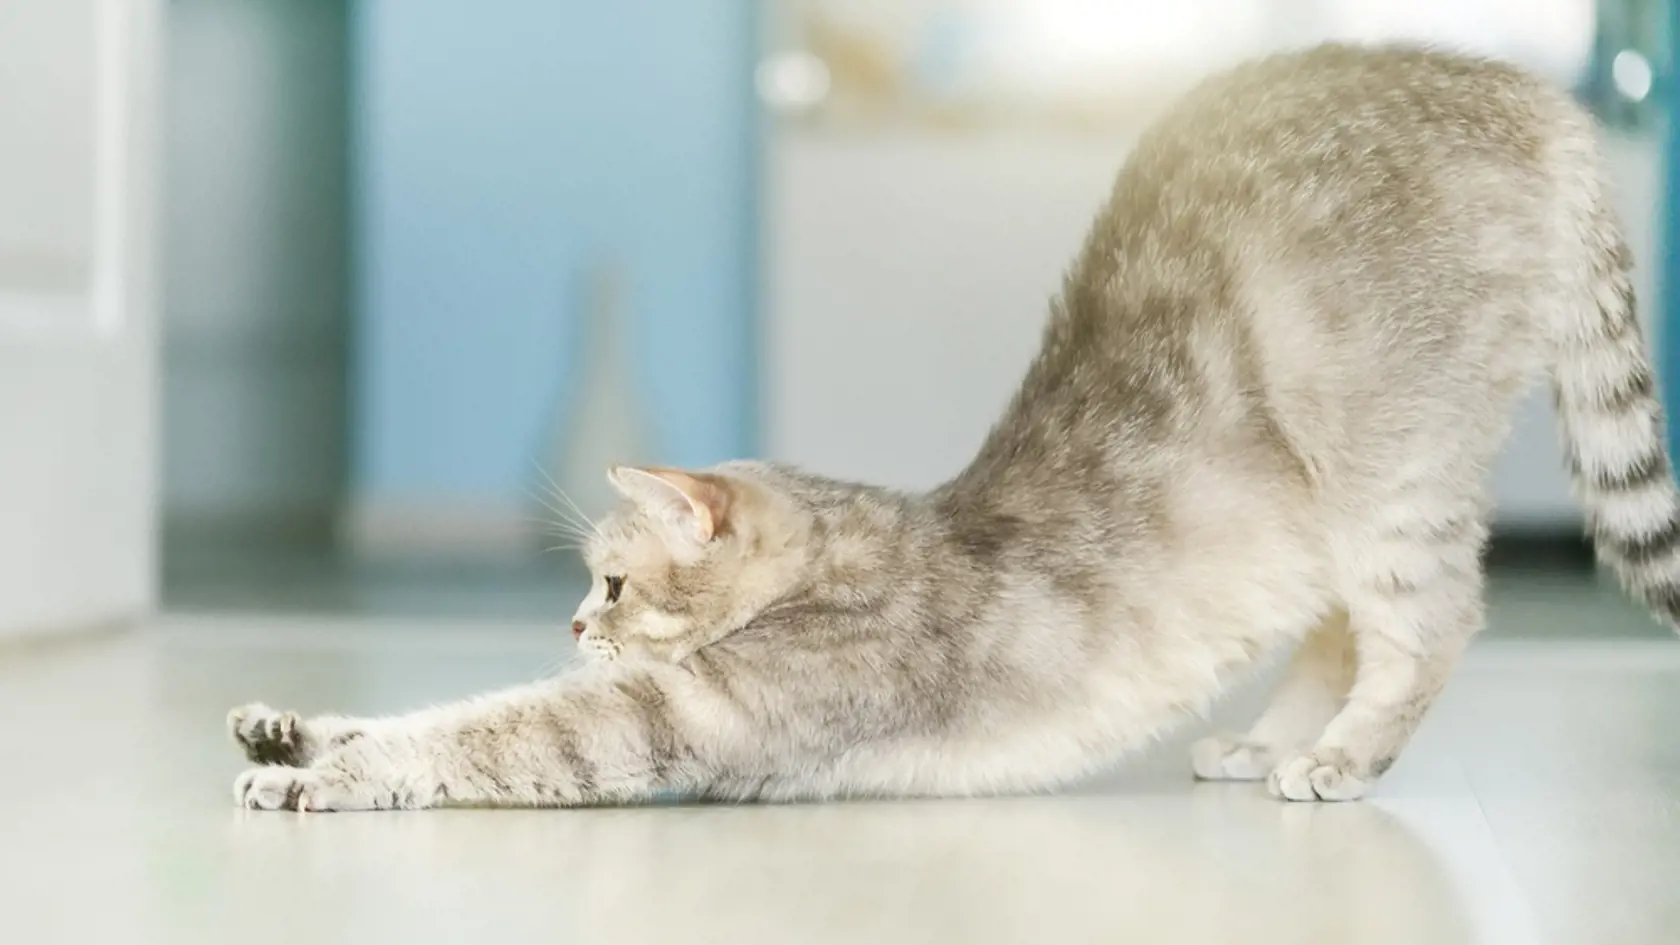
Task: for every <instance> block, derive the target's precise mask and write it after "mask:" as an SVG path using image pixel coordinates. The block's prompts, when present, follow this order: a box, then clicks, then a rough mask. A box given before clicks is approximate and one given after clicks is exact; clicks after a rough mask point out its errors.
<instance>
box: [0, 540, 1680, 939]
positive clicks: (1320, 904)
mask: <svg viewBox="0 0 1680 945" xmlns="http://www.w3.org/2000/svg"><path fill="white" fill-rule="evenodd" d="M452 573H455V574H456V578H455V581H456V583H454V584H451V583H450V582H449V581H447V580H443V579H442V578H441V577H438V576H437V575H433V576H432V578H431V579H430V580H423V579H421V578H422V575H421V574H420V573H418V572H414V573H410V574H409V576H408V577H403V576H402V574H401V573H395V576H393V572H386V573H385V577H384V578H383V580H384V581H385V583H383V584H381V583H380V581H377V580H369V579H367V578H365V577H364V578H362V579H346V580H345V581H344V582H343V583H342V584H341V585H340V586H339V588H338V590H334V591H323V590H321V587H320V585H319V584H311V583H310V582H309V581H306V580H302V579H299V580H298V582H297V583H296V584H295V585H293V586H294V588H295V594H296V596H295V597H293V598H290V599H288V600H285V601H281V602H279V603H277V604H276V605H275V606H274V607H273V612H272V613H270V614H268V615H261V614H254V613H249V612H247V613H244V614H238V613H229V612H225V611H224V612H216V611H217V610H218V608H217V607H216V605H215V601H214V600H213V597H214V594H211V593H210V592H207V591H200V593H201V594H202V595H203V596H201V597H199V598H198V599H197V605H196V606H195V607H194V608H193V610H194V611H195V612H193V613H178V614H176V615H174V616H170V617H166V618H164V619H161V620H159V621H158V622H156V623H155V624H154V625H152V626H149V627H146V628H143V629H142V630H140V631H139V632H131V633H125V634H118V635H112V636H107V637H103V638H89V639H85V640H81V641H73V642H65V643H60V644H52V645H44V646H33V647H29V648H15V649H12V650H10V651H0V759H4V761H3V762H0V763H3V764H4V770H5V772H6V777H4V778H0V916H4V922H5V925H6V927H7V935H6V938H7V940H10V941H17V942H29V943H39V942H94V941H111V942H158V943H171V945H175V943H181V945H191V943H196V942H216V943H228V942H239V943H242V945H244V943H266V942H275V943H297V942H316V941H325V942H341V941H342V942H357V943H363V942H384V941H398V940H401V941H405V942H408V943H412V945H419V943H428V942H463V941H469V942H477V941H483V942H497V943H513V942H525V941H530V942H544V943H564V942H622V943H654V942H658V943H680V942H729V943H743V945H744V943H756V942H766V943H777V945H782V943H819V942H880V943H889V942H890V943H899V942H925V943H952V942H960V943H975V945H984V943H989V942H1033V943H1037V942H1076V943H1077V942H1092V943H1098V942H1101V943H1113V942H1130V941H1137V942H1150V943H1177V942H1207V943H1220V945H1228V943H1269V942H1301V943H1313V945H1318V943H1343V942H1347V943H1353V942H1360V943H1363V942H1379V943H1388V942H1393V943H1431V945H1452V943H1461V942H1537V941H1551V942H1619V943H1620V942H1631V943H1643V942H1650V943H1667V942H1672V941H1673V940H1674V929H1676V928H1680V896H1676V895H1675V894H1674V893H1675V888H1676V887H1675V877H1677V876H1680V736H1677V735H1676V734H1675V732H1674V729H1675V726H1674V724H1673V720H1675V719H1676V718H1680V642H1677V641H1675V640H1672V639H1666V638H1664V635H1662V634H1660V633H1658V632H1657V631H1655V630H1654V629H1653V628H1652V626H1651V625H1650V624H1649V622H1648V620H1647V619H1646V618H1643V617H1642V616H1640V615H1639V614H1638V613H1637V611H1635V610H1633V609H1632V608H1630V607H1628V606H1626V605H1624V604H1623V603H1621V602H1620V600H1619V598H1618V597H1616V596H1615V595H1614V593H1613V592H1611V591H1608V590H1605V591H1599V590H1595V589H1594V588H1595V587H1596V585H1593V584H1592V583H1591V582H1590V580H1586V579H1581V578H1576V579H1572V580H1573V583H1571V582H1567V581H1563V580H1561V579H1558V578H1556V577H1555V576H1554V577H1552V578H1549V579H1546V580H1540V579H1537V578H1536V577H1534V576H1532V575H1531V576H1529V577H1526V578H1524V577H1503V578H1501V580H1500V581H1499V582H1498V586H1497V590H1496V593H1495V595H1494V597H1495V606H1494V608H1493V617H1492V623H1493V625H1494V631H1493V633H1492V634H1490V635H1489V636H1488V637H1485V638H1484V639H1483V640H1481V641H1480V642H1478V643H1477V645H1476V646H1475V647H1473V648H1472V650H1471V653H1470V655H1469V656H1468V658H1467V659H1466V662H1465V664H1464V665H1463V667H1462V668H1461V670H1460V672H1459V673H1458V674H1457V676H1456V677H1455V678H1454V680H1453V682H1452V684H1451V685H1450V686H1449V687H1448V689H1447V692H1446V693H1445V695H1444V696H1443V697H1442V699H1441V701H1440V702H1439V704H1438V705H1437V706H1436V709H1435V711H1434V712H1433V713H1432V714H1431V715H1430V716H1429V718H1428V719H1427V721H1426V723H1425V725H1424V727H1423V729H1422V730H1421V731H1420V733H1419V735H1418V737H1417V739H1416V741H1415V743H1414V744H1413V745H1412V747H1411V749H1410V750H1409V751H1408V752H1407V753H1406V754H1405V755H1404V756H1403V757H1402V759H1401V761H1400V763H1399V764H1398V765H1396V766H1395V768H1394V769H1393V771H1391V772H1390V773H1389V775H1388V777H1387V779H1386V780H1385V781H1384V783H1383V784H1382V786H1381V788H1380V790H1379V792H1378V793H1377V795H1376V796H1375V797H1373V798H1372V799H1371V800H1369V801H1367V802H1363V803H1356V804H1347V805H1340V806H1321V807H1315V806H1300V805H1285V804H1280V803H1277V802H1274V801H1272V800H1270V799H1269V798H1267V797H1266V796H1265V794H1264V791H1263V789H1262V788H1259V787H1257V786H1253V785H1207V784H1195V783H1193V782H1192V781H1191V780H1190V778H1189V776H1188V773H1187V767H1188V766H1187V763H1186V761H1185V749H1184V745H1185V743H1186V742H1187V740H1188V739H1189V738H1191V737H1193V736H1194V735H1195V734H1198V733H1199V732H1201V731H1204V730H1205V729H1206V728H1207V726H1205V725H1198V726H1193V727H1189V728H1186V729H1185V731H1183V732H1181V733H1178V735H1176V736H1175V737H1174V738H1173V739H1171V740H1170V741H1169V742H1167V743H1164V744H1162V745H1160V746H1158V747H1157V748H1155V749H1153V750H1151V751H1150V752H1148V753H1147V754H1145V755H1144V756H1142V757H1139V758H1134V759H1129V760H1127V761H1126V762H1124V763H1122V764H1121V765H1119V766H1118V767H1117V768H1116V769H1115V770H1114V772H1113V773H1111V774H1110V775H1108V776H1105V777H1103V778H1099V779H1097V780H1096V781H1094V782H1092V783H1089V784H1085V785H1081V786H1079V787H1077V788H1075V789H1072V790H1069V791H1066V792H1064V793H1062V794H1060V795H1057V796H1048V797H1030V798H998V799H987V800H971V801H926V802H914V803H848V804H832V805H801V806H783V807H774V806H746V807H722V806H680V805H679V806H661V807H650V808H644V809H621V810H588V811H441V812H421V813H405V814H348V815H319V814H318V815H305V816H299V815H295V814H258V813H253V812H247V811H242V810H238V809H235V808H234V806H233V804H232V802H231V797H230V794H229V790H230V786H231V784H232V781H233V778H234V776H235V774H236V773H237V772H238V771H239V770H240V768H241V767H242V762H241V760H240V759H239V758H238V757H237V755H236V753H235V752H234V750H233V748H232V747H231V746H230V745H229V744H228V743H227V741H226V738H225V735H224V732H223V729H222V714H223V713H224V712H225V711H226V709H227V708H228V707H230V706H232V705H234V704H236V703H242V702H245V701H248V700H251V699H263V700H266V701H268V702H271V703H274V704H277V705H285V706H289V707H293V708H297V709H300V710H304V711H321V710H327V709H333V710H341V711H349V712H370V713H372V712H388V711H396V710H400V709H403V708H407V707H412V706H417V705H422V704H426V703H430V702H433V701H436V700H441V699H448V698H451V697H455V696H460V695H465V694H468V693H472V692H476V691H481V690H484V689H488V688H493V687H495V686H498V685H503V684H506V683H511V682H515V681H518V680H521V679H525V678H529V677H530V676H532V675H535V674H537V673H539V672H541V671H543V670H544V669H545V668H546V667H548V666H552V665H553V664H554V662H555V661H556V660H557V659H559V658H564V656H565V655H566V654H567V653H568V652H569V650H570V648H571V647H570V642H569V640H568V639H567V635H565V634H563V633H561V632H559V631H558V630H557V629H556V628H555V623H556V622H557V621H556V620H555V619H554V616H553V614H554V613H555V612H561V613H569V610H570V607H571V602H570V599H569V595H567V594H565V593H564V592H565V588H564V586H563V585H564V583H565V580H566V579H565V578H562V579H561V580H560V581H559V582H558V583H557V586H556V587H555V588H550V589H548V590H545V591H543V593H541V594H539V593H537V591H536V589H537V588H539V587H540V586H541V584H542V582H543V581H546V580H549V579H551V576H549V575H544V574H538V573H533V574H532V575H530V576H529V578H528V580H527V579H519V580H515V579H513V578H508V577H506V576H505V575H504V576H503V577H495V576H493V575H481V576H480V577H478V578H472V577H470V576H463V574H464V573H463V572H459V571H457V572H452ZM571 580H574V581H575V578H573V579H571ZM475 582H476V583H475ZM234 583H237V582H234ZM285 585H286V580H285V579H284V578H282V577H278V576H277V577H276V579H275V581H274V582H273V584H272V585H271V587H283V586H285ZM310 587H314V588H315V589H314V590H310V589H309V588H310ZM474 587H476V588H477V590H476V591H474V590H472V588H474ZM521 587H523V588H525V590H524V591H520V590H519V589H520V588H521ZM370 588H372V589H371V590H370ZM451 588H453V590H451ZM463 588H465V589H466V590H465V591H463V590H462V589H463ZM189 590H190V588H189ZM572 590H573V592H574V593H575V587H574V588H572ZM504 591H512V592H517V593H513V594H512V598H513V600H512V602H511V603H510V602H509V601H508V600H507V599H505V598H498V595H499V594H501V593H502V592H504ZM222 593H224V594H227V595H230V596H229V599H231V598H232V597H234V596H237V595H236V594H235V591H234V589H232V585H231V584H229V585H223V590H222ZM334 595H338V596H336V597H335V596H334ZM475 595H476V596H475ZM493 598H495V600H492V599H493ZM177 599H178V600H179V598H177ZM493 603H494V604H496V605H498V606H501V607H504V608H507V609H509V610H520V609H524V608H529V609H530V610H531V611H532V612H533V615H534V616H536V617H538V618H540V619H538V620H537V621H535V622H533V621H529V620H512V619H508V618H507V617H506V615H505V613H504V615H503V616H502V617H500V618H498V617H496V616H495V615H494V613H495V612H494V611H490V613H491V616H484V613H485V611H483V610H482V609H481V608H485V607H489V606H490V605H491V604H493ZM347 604H348V606H347ZM335 608H337V609H342V610H344V611H347V612H350V615H348V616H336V617H333V616H322V615H321V614H322V612H323V611H328V610H332V609H335ZM283 611H284V612H283ZM358 612H359V614H360V616H357V615H356V613H358ZM473 612H478V613H479V614H480V616H477V617H474V618H471V619H465V618H461V617H456V616H451V615H452V614H461V613H473ZM380 615H384V616H380ZM1647 636H1648V637H1650V639H1643V638H1644V637H1647ZM1521 637H1529V638H1531V639H1520V638H1521ZM1570 637H1574V638H1575V639H1570ZM1587 637H1590V639H1587ZM1533 638H1542V639H1533ZM1258 690H1259V687H1258V686H1250V687H1248V688H1247V689H1245V691H1244V692H1242V693H1240V694H1238V695H1237V696H1235V697H1234V698H1232V699H1231V700H1229V701H1228V702H1227V703H1226V704H1224V705H1223V706H1222V707H1221V708H1220V710H1219V712H1218V715H1219V717H1220V718H1221V719H1223V720H1224V721H1226V722H1231V721H1235V720H1237V719H1241V718H1242V717H1244V716H1245V715H1246V714H1247V713H1248V712H1251V711H1252V707H1253V705H1254V703H1255V701H1256V698H1257V696H1258V694H1259V692H1258Z"/></svg>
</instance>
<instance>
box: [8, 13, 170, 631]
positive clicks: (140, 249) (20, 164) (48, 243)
mask: <svg viewBox="0 0 1680 945" xmlns="http://www.w3.org/2000/svg"><path fill="white" fill-rule="evenodd" d="M158 19H159V9H158V4H157V3H156V2H153V0H118V2H111V0H55V2H54V3H51V4H45V3H39V2H32V0H0V89H4V92H3V93H0V141H4V142H7V144H6V145H5V147H4V148H0V637H6V636H11V635H19V634H26V635H35V634H42V633H50V632H58V631H65V630H75V629H82V628H86V627H89V626H92V625H99V624H104V623H109V622H113V621H119V620H126V619H130V618H134V617H137V616H140V615H141V614H143V613H144V612H145V611H146V610H147V609H148V608H149V607H150V606H151V604H152V602H153V596H154V587H155V584H154V557H153V537H154V536H153V498H154V485H155V483H154V475H153V461H154V458H155V431H156V426H155V422H154V416H155V409H154V408H155V405H154V402H153V385H154V381H155V359H154V356H153V353H154V344H155V331H154V327H155V320H154V309H155V305H154V299H155V291H156V279H155V275H154V270H155V266H154V262H155V258H156V239H155V236H154V233H155V229H154V225H153V224H154V218H155V214H154V189H155V178H154V173H155V166H154V161H153V154H154V149H155V148H156V147H157V144H158V141H157V136H156V126H157V121H156V105H157V96H156V92H157V82H156V75H155V72H156V68H157V66H158V59H157V56H158V54H159V53H158V35H157V23H158Z"/></svg>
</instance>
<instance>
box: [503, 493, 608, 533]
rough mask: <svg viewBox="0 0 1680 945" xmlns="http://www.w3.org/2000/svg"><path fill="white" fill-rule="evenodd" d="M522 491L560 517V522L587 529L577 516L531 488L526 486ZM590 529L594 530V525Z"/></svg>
mask: <svg viewBox="0 0 1680 945" xmlns="http://www.w3.org/2000/svg"><path fill="white" fill-rule="evenodd" d="M521 491H523V492H524V493H525V494H526V495H527V496H529V497H530V498H532V499H534V500H536V502H537V503H538V504H539V505H541V506H542V507H543V508H545V509H547V510H549V511H550V512H552V513H554V515H555V516H557V517H558V520H559V521H560V522H562V523H564V524H567V525H572V526H575V527H577V528H583V527H585V523H583V522H580V521H578V520H577V518H576V516H575V515H574V514H573V513H571V512H568V511H566V510H565V509H563V508H561V507H559V506H557V505H555V504H554V503H552V502H550V501H548V500H547V499H545V498H543V497H542V496H541V495H539V494H537V493H536V492H533V491H532V490H531V487H529V486H525V487H523V488H522V490H521ZM589 527H590V528H591V529H593V527H594V526H593V524H590V526H589Z"/></svg>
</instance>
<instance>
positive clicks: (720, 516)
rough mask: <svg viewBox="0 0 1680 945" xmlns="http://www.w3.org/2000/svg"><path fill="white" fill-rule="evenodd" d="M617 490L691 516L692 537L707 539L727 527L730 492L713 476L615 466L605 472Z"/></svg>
mask: <svg viewBox="0 0 1680 945" xmlns="http://www.w3.org/2000/svg"><path fill="white" fill-rule="evenodd" d="M609 478H610V479H611V480H612V483H613V485H614V486H616V487H617V488H618V490H619V491H620V492H622V493H624V494H625V495H626V496H629V497H630V498H632V499H635V500H636V501H638V502H658V503H664V504H666V505H668V506H676V507H677V509H678V510H680V512H681V513H682V514H684V516H685V517H692V519H693V522H694V532H695V537H697V538H699V539H700V540H701V541H711V540H712V539H713V538H714V537H716V536H717V535H718V534H719V533H721V532H723V531H724V530H725V529H726V527H727V526H728V515H729V500H730V493H729V488H728V486H727V485H726V484H725V483H724V482H723V480H722V479H720V478H719V477H717V476H712V475H709V474H706V473H690V472H684V471H683V470H680V469H668V468H664V467H647V468H641V467H633V466H619V467H615V468H614V469H613V470H612V472H611V473H610V474H609Z"/></svg>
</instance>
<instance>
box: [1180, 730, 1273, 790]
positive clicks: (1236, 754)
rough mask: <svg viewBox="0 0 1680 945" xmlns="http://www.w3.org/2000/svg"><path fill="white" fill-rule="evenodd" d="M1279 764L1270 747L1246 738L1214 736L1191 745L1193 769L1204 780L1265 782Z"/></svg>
mask: <svg viewBox="0 0 1680 945" xmlns="http://www.w3.org/2000/svg"><path fill="white" fill-rule="evenodd" d="M1276 764H1277V757H1276V755H1275V754H1274V753H1273V751H1272V750H1271V749H1270V748H1269V747H1267V746H1265V745H1262V744H1260V743H1258V742H1252V741H1249V740H1247V739H1243V738H1234V737H1231V736H1227V735H1211V736H1209V737H1207V738H1204V739H1201V740H1200V741H1198V742H1196V743H1195V744H1194V745H1192V746H1190V768H1191V770H1192V771H1194V772H1195V774H1196V777H1197V778H1199V779H1201V780H1203V781H1262V780H1265V777H1266V775H1267V774H1268V773H1270V772H1271V770H1272V767H1273V766H1274V765H1276Z"/></svg>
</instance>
